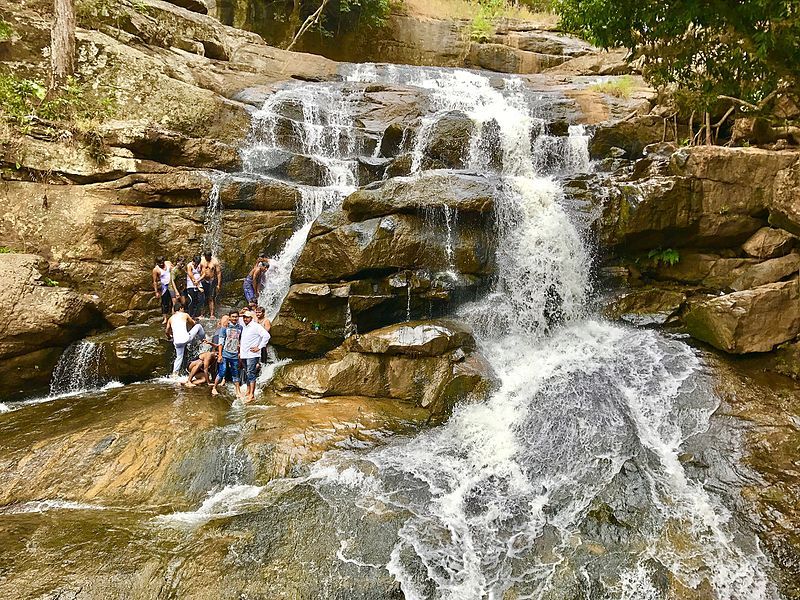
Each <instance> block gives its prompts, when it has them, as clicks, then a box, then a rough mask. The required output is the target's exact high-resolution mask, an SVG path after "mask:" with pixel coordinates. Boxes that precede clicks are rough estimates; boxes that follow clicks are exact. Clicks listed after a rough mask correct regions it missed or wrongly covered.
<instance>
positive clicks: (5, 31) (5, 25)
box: [0, 18, 14, 42]
mask: <svg viewBox="0 0 800 600" xmlns="http://www.w3.org/2000/svg"><path fill="white" fill-rule="evenodd" d="M12 37H14V28H13V27H11V23H9V22H7V21H4V20H3V19H1V18H0V42H7V41H8V40H10V39H11V38H12Z"/></svg>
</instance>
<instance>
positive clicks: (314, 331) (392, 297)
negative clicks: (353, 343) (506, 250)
mask: <svg viewBox="0 0 800 600" xmlns="http://www.w3.org/2000/svg"><path fill="white" fill-rule="evenodd" d="M483 283H484V281H483V280H482V279H480V278H477V277H469V276H461V277H457V278H454V277H453V276H452V275H451V274H447V273H445V274H442V273H432V272H430V271H428V270H424V269H422V270H416V271H400V272H398V273H394V274H392V275H389V276H386V277H382V278H368V279H357V280H355V281H348V282H341V283H298V284H294V285H292V286H291V287H290V288H289V292H288V294H287V295H286V298H284V300H283V302H282V303H281V308H280V312H279V313H278V316H277V317H276V319H275V320H274V321H273V323H272V329H271V330H270V332H271V333H272V340H271V341H272V343H273V344H274V345H275V346H276V347H278V348H279V349H280V351H281V352H282V353H287V354H294V353H300V354H304V355H309V354H310V355H319V354H322V353H324V352H327V351H328V350H331V349H333V348H335V347H336V346H338V345H339V344H341V343H342V342H343V341H344V339H345V338H346V337H347V336H348V335H349V334H351V333H354V332H361V333H364V332H367V331H371V330H373V329H376V328H379V327H384V326H386V325H390V324H392V323H397V322H401V321H407V320H410V319H411V318H419V317H421V316H435V315H440V314H443V313H446V312H448V311H452V310H453V309H454V308H455V307H456V306H457V305H458V304H459V302H461V301H462V300H464V299H471V298H474V296H475V293H476V291H477V289H478V288H479V286H481V285H482V284H483Z"/></svg>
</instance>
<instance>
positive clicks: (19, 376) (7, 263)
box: [0, 254, 102, 398]
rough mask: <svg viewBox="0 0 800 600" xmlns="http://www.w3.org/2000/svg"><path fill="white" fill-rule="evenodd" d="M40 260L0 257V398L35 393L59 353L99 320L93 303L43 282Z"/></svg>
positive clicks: (44, 267)
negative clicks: (1, 295) (1, 282)
mask: <svg viewBox="0 0 800 600" xmlns="http://www.w3.org/2000/svg"><path fill="white" fill-rule="evenodd" d="M44 273H47V264H46V261H45V260H44V259H43V258H42V257H40V256H35V255H31V254H0V276H1V277H2V281H3V282H4V285H3V290H2V293H3V298H2V301H0V308H2V310H3V317H2V319H1V321H2V325H0V334H2V340H3V341H2V344H1V345H0V380H2V385H0V396H2V397H5V398H12V397H14V396H17V395H19V394H23V393H25V392H29V391H30V390H31V389H34V390H35V389H41V387H42V385H43V384H46V382H47V381H49V379H50V375H49V373H50V372H51V371H52V369H53V367H54V365H55V362H56V360H57V359H58V357H59V355H60V354H61V351H62V350H63V349H64V348H65V347H66V346H68V345H69V344H70V343H71V342H72V341H74V340H76V339H78V338H79V337H81V336H82V335H83V334H85V333H86V332H87V331H89V330H91V328H92V327H96V326H99V325H100V324H101V322H102V321H101V319H100V318H99V315H98V313H97V310H96V306H95V302H94V299H92V298H87V297H84V296H81V295H79V294H76V293H75V292H74V291H72V290H69V289H64V288H60V287H57V285H58V284H57V283H53V284H52V285H50V284H48V281H52V280H49V279H47V278H46V277H45V275H44Z"/></svg>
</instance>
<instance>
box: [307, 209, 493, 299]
mask: <svg viewBox="0 0 800 600" xmlns="http://www.w3.org/2000/svg"><path fill="white" fill-rule="evenodd" d="M314 233H315V231H314V230H312V231H311V233H310V234H309V238H308V242H307V243H306V246H305V248H304V249H303V252H302V254H301V255H300V258H299V259H298V261H297V264H296V265H295V267H294V270H293V271H292V281H293V282H298V283H300V282H337V281H340V280H342V279H354V278H356V277H358V276H359V275H368V274H374V273H381V272H384V273H385V272H391V271H399V270H403V269H421V268H428V269H436V270H448V269H453V270H455V271H457V272H459V273H464V274H470V275H485V274H488V273H489V272H490V271H491V269H492V267H491V260H492V256H493V252H492V240H491V237H490V236H489V234H488V232H487V231H486V230H485V228H484V227H483V225H482V224H481V223H480V221H479V220H475V219H468V218H467V217H465V218H463V219H461V220H460V221H459V223H458V226H457V229H456V233H455V234H453V235H451V236H448V235H447V231H446V224H445V223H438V224H436V226H431V224H430V223H429V222H426V219H425V218H424V217H423V216H418V215H411V214H392V215H387V216H383V217H376V218H374V219H367V220H365V221H357V222H347V223H345V224H343V225H339V226H338V227H335V228H333V229H332V230H329V231H325V232H320V233H319V234H318V235H314Z"/></svg>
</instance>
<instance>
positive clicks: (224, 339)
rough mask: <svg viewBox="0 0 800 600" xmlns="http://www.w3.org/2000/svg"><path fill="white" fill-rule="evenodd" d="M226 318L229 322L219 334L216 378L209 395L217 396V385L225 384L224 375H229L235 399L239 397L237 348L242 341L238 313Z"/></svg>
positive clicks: (231, 313) (233, 312)
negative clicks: (234, 391) (234, 389)
mask: <svg viewBox="0 0 800 600" xmlns="http://www.w3.org/2000/svg"><path fill="white" fill-rule="evenodd" d="M228 316H229V317H230V320H229V321H228V325H227V326H226V327H225V329H222V330H220V332H219V349H218V350H217V369H218V370H217V378H216V379H215V380H214V387H212V388H211V395H212V396H216V395H218V394H219V392H218V391H217V385H218V384H219V383H220V382H222V383H223V385H224V383H225V375H226V374H229V375H230V377H231V379H232V380H233V386H234V387H235V388H236V397H237V398H238V397H239V394H240V393H241V389H240V387H239V346H240V342H241V339H242V326H241V325H239V311H236V310H232V311H231V312H230V313H229V314H228Z"/></svg>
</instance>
